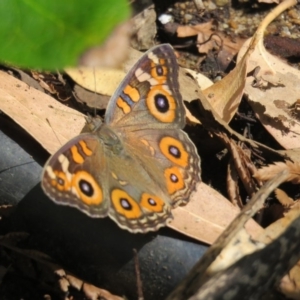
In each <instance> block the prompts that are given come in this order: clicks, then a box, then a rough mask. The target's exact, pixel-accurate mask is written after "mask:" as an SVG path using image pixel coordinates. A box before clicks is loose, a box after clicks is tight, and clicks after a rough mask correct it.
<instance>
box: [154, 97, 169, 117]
mask: <svg viewBox="0 0 300 300" xmlns="http://www.w3.org/2000/svg"><path fill="white" fill-rule="evenodd" d="M154 101H155V107H156V109H157V110H158V111H159V112H162V113H165V112H167V111H169V108H170V105H169V101H168V99H167V97H166V96H165V95H162V94H157V95H155V96H154Z"/></svg>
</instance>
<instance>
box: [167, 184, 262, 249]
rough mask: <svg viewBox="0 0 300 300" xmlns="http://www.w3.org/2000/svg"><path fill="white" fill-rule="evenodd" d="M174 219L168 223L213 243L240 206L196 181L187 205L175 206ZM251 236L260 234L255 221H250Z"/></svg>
mask: <svg viewBox="0 0 300 300" xmlns="http://www.w3.org/2000/svg"><path fill="white" fill-rule="evenodd" d="M172 213H173V216H174V219H173V220H172V221H171V223H170V224H168V227H170V228H172V229H174V230H176V231H179V232H181V233H183V234H184V235H187V236H190V237H192V238H194V239H197V240H199V241H201V242H205V243H208V244H212V243H214V242H215V241H216V239H217V238H218V237H219V236H220V234H221V233H222V232H223V231H224V230H225V228H226V227H227V226H228V225H229V224H230V222H231V221H232V220H233V219H234V218H235V217H236V216H237V215H238V214H239V213H240V210H239V209H238V208H237V207H235V206H234V205H233V204H232V203H230V202H229V201H228V199H226V198H225V197H224V196H222V195H221V194H219V193H218V192H217V191H216V190H214V189H212V188H211V187H209V186H208V185H206V184H205V183H203V182H201V183H199V184H197V186H196V191H195V192H194V193H193V194H192V195H191V197H190V201H189V202H188V204H187V205H185V206H180V207H177V208H175V209H173V210H172ZM246 227H247V232H249V234H251V236H255V235H257V234H259V232H260V231H261V230H262V228H261V227H260V226H259V225H258V224H257V223H256V222H255V221H254V220H252V219H251V220H249V223H247V226H246Z"/></svg>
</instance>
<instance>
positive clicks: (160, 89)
mask: <svg viewBox="0 0 300 300" xmlns="http://www.w3.org/2000/svg"><path fill="white" fill-rule="evenodd" d="M146 104H147V107H148V109H149V111H150V113H151V114H152V115H153V116H154V117H155V118H156V119H157V120H159V121H161V122H163V123H171V122H173V121H174V120H175V117H176V102H175V99H174V98H173V97H172V95H171V94H170V93H169V91H168V89H167V88H166V86H165V85H158V86H153V87H152V88H151V89H150V91H149V93H148V95H147V99H146Z"/></svg>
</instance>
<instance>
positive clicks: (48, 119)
mask: <svg viewBox="0 0 300 300" xmlns="http://www.w3.org/2000/svg"><path fill="white" fill-rule="evenodd" d="M46 121H47V123H48V124H49V126H50V128H51V129H52V131H53V133H54V134H55V136H56V139H57V140H58V142H59V144H60V145H61V146H62V143H61V141H60V139H59V138H58V135H57V134H56V132H55V131H54V130H53V127H52V126H51V123H50V121H49V119H48V118H46Z"/></svg>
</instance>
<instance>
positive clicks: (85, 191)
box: [72, 171, 103, 205]
mask: <svg viewBox="0 0 300 300" xmlns="http://www.w3.org/2000/svg"><path fill="white" fill-rule="evenodd" d="M72 187H73V190H72V191H73V192H74V193H75V194H76V195H77V196H78V198H79V199H80V200H81V201H82V202H84V203H85V204H87V205H99V204H101V203H102V201H103V192H102V189H101V187H100V186H99V185H98V184H97V182H96V181H95V179H94V177H93V176H92V175H91V174H89V173H88V172H85V171H79V172H77V173H75V174H74V175H73V178H72Z"/></svg>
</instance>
